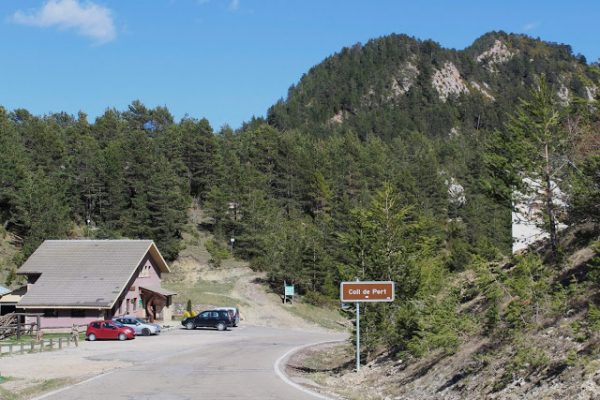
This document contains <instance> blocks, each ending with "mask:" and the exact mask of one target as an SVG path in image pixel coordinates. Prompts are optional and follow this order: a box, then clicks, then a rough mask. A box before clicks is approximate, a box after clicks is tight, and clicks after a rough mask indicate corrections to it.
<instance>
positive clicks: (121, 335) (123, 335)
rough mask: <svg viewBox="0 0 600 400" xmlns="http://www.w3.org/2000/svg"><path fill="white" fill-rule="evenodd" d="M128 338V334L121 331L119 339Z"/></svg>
mask: <svg viewBox="0 0 600 400" xmlns="http://www.w3.org/2000/svg"><path fill="white" fill-rule="evenodd" d="M125 339H127V336H125V334H124V333H119V340H125Z"/></svg>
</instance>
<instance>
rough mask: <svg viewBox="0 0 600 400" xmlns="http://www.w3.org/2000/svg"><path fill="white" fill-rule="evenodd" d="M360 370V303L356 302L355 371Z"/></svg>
mask: <svg viewBox="0 0 600 400" xmlns="http://www.w3.org/2000/svg"><path fill="white" fill-rule="evenodd" d="M358 371H360V303H358V302H357V303H356V372H358Z"/></svg>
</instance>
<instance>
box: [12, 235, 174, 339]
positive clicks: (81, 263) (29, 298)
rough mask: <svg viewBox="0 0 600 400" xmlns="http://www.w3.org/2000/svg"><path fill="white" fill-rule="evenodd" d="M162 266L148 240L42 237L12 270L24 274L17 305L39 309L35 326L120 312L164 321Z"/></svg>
mask: <svg viewBox="0 0 600 400" xmlns="http://www.w3.org/2000/svg"><path fill="white" fill-rule="evenodd" d="M168 272H170V270H169V266H168V265H167V263H166V262H165V260H164V259H163V257H162V255H161V254H160V252H159V251H158V248H157V247H156V245H155V244H154V242H153V241H151V240H46V241H45V242H44V243H42V245H41V246H40V247H39V248H38V249H37V250H36V251H35V252H34V253H33V254H32V255H31V256H30V257H29V258H28V259H27V261H26V262H25V263H24V264H23V265H22V266H21V268H19V270H18V271H17V274H19V275H25V276H26V277H27V292H26V293H25V294H24V295H23V297H22V298H21V299H20V300H19V302H18V303H17V309H18V311H21V312H27V313H42V314H43V317H42V319H41V323H40V324H41V328H64V327H70V326H71V325H72V324H78V325H83V324H87V323H89V322H90V321H92V320H95V319H110V318H112V317H113V316H115V315H120V314H130V315H136V316H138V317H141V318H148V319H150V320H151V321H153V320H164V321H169V320H171V302H172V296H173V295H174V294H175V293H173V292H170V291H168V290H165V289H163V288H161V277H162V275H163V274H164V273H168ZM27 322H31V321H27Z"/></svg>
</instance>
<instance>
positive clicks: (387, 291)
mask: <svg viewBox="0 0 600 400" xmlns="http://www.w3.org/2000/svg"><path fill="white" fill-rule="evenodd" d="M340 299H341V300H342V302H343V303H356V302H385V301H394V282H391V281H380V282H373V281H371V282H366V281H365V282H361V281H356V282H342V283H341V284H340Z"/></svg>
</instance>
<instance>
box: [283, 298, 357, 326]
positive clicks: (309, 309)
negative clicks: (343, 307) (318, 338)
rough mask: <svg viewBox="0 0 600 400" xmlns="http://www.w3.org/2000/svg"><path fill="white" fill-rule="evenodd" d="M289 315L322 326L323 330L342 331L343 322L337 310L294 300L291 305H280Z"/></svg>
mask: <svg viewBox="0 0 600 400" xmlns="http://www.w3.org/2000/svg"><path fill="white" fill-rule="evenodd" d="M282 307H284V308H285V309H286V310H287V311H289V312H290V313H292V314H294V315H296V316H298V317H300V318H302V319H304V320H305V321H308V322H311V323H313V324H316V325H319V326H322V327H323V328H327V329H332V330H338V331H343V330H345V329H346V327H345V325H343V321H345V319H344V317H342V316H341V315H340V313H339V311H338V310H337V309H333V308H325V307H316V306H313V305H312V304H308V303H303V302H301V301H298V300H296V301H295V302H293V303H292V304H286V305H282Z"/></svg>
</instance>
